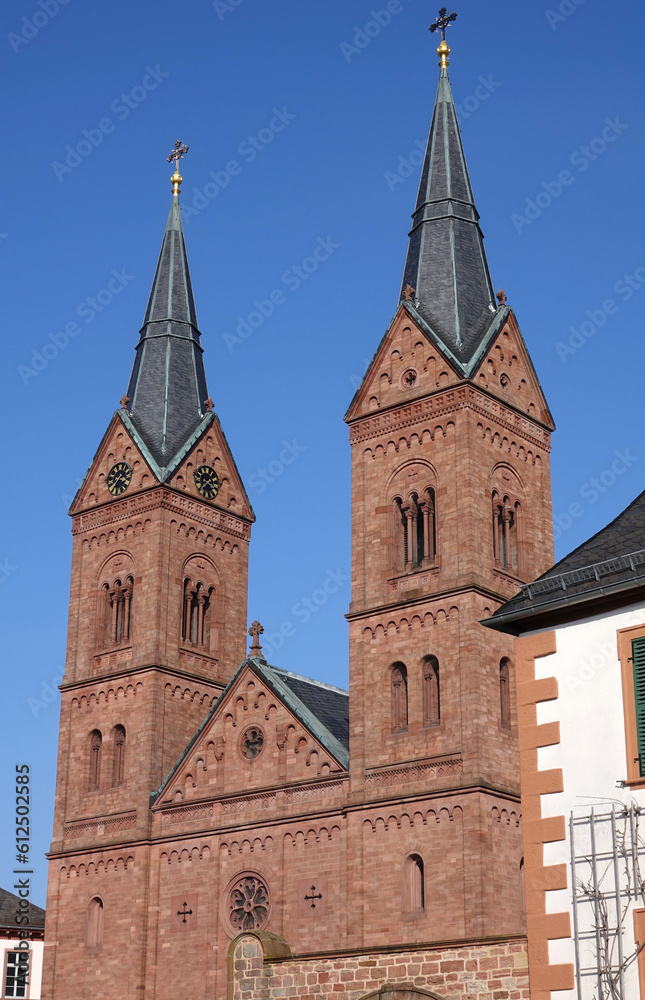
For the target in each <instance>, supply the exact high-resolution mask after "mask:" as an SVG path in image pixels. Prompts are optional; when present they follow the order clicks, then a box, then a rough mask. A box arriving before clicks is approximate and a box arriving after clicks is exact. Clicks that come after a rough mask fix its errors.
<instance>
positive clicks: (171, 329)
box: [126, 147, 212, 468]
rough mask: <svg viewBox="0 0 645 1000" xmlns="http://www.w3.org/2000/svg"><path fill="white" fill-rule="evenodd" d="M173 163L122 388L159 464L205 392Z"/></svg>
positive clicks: (197, 412) (180, 439)
mask: <svg viewBox="0 0 645 1000" xmlns="http://www.w3.org/2000/svg"><path fill="white" fill-rule="evenodd" d="M184 148H185V147H184ZM177 166H178V164H177V160H175V174H174V175H173V177H172V178H171V180H172V182H173V196H172V206H171V209H170V215H169V216H168V222H167V224H166V231H165V233H164V238H163V243H162V245H161V253H160V254H159V260H158V262H157V270H156V272H155V276H154V281H153V283H152V290H151V292H150V298H149V300H148V308H147V310H146V315H145V318H144V321H143V327H142V328H141V332H140V335H139V343H138V345H137V349H136V351H137V353H136V357H135V360H134V366H133V368H132V375H131V376H130V384H129V385H128V390H127V393H126V397H127V400H128V401H127V404H126V405H127V409H128V411H129V414H130V417H131V419H132V423H133V424H134V426H135V428H136V430H137V431H138V432H139V434H140V435H141V438H142V439H143V441H144V443H145V444H146V445H147V447H148V448H149V450H150V452H151V454H152V456H153V458H154V459H155V461H156V462H157V463H158V465H159V466H160V467H161V468H163V467H166V466H168V465H169V463H170V461H171V459H172V458H173V457H174V456H175V455H176V454H177V452H179V450H180V449H181V448H182V447H183V445H184V444H185V443H186V441H187V440H188V439H189V438H190V436H191V435H192V434H193V433H194V431H195V430H196V429H197V427H198V426H199V424H200V422H201V421H202V419H203V417H204V416H205V414H206V413H207V412H208V407H207V406H206V401H207V399H208V398H209V397H208V389H207V387H206V373H205V371H204V362H203V359H202V353H203V352H202V347H201V344H200V339H201V334H200V332H199V328H198V326H197V314H196V311H195V301H194V298H193V288H192V284H191V280H190V271H189V268H188V257H187V254H186V244H185V240H184V229H183V226H182V221H181V209H180V207H179V185H180V184H181V176H180V175H179V171H178V169H177ZM211 409H212V406H211Z"/></svg>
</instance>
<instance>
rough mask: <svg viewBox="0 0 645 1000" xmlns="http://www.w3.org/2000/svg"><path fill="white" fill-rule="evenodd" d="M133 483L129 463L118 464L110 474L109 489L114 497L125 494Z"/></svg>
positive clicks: (108, 479) (108, 478)
mask: <svg viewBox="0 0 645 1000" xmlns="http://www.w3.org/2000/svg"><path fill="white" fill-rule="evenodd" d="M131 481H132V469H131V468H130V466H129V465H128V463H127V462H117V463H116V465H113V466H112V468H111V469H110V471H109V472H108V477H107V488H108V489H109V491H110V493H111V494H112V496H113V497H120V496H121V494H122V493H125V491H126V490H127V488H128V486H129V485H130V483H131Z"/></svg>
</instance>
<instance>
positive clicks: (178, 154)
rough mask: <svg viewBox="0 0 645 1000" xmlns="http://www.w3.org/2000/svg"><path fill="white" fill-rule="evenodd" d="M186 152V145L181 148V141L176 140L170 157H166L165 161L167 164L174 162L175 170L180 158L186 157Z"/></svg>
mask: <svg viewBox="0 0 645 1000" xmlns="http://www.w3.org/2000/svg"><path fill="white" fill-rule="evenodd" d="M187 152H188V146H186V145H184V146H182V144H181V139H177V142H176V143H175V148H174V149H173V151H172V153H171V154H170V156H168V157H166V159H167V160H168V163H172V161H173V160H174V161H175V170H177V165H178V163H179V161H180V160H181V158H182V156H185V155H186V153H187Z"/></svg>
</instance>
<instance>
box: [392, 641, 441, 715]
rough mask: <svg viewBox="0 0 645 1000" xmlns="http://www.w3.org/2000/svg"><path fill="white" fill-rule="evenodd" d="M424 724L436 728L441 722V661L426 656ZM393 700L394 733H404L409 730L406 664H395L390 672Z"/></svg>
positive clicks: (423, 666)
mask: <svg viewBox="0 0 645 1000" xmlns="http://www.w3.org/2000/svg"><path fill="white" fill-rule="evenodd" d="M421 683H422V697H423V724H424V725H425V726H436V725H438V724H439V722H440V720H441V704H440V690H439V661H438V660H437V657H436V656H426V657H424V659H423V662H422V671H421ZM390 686H391V699H392V732H393V733H403V732H405V731H406V730H407V728H408V671H407V667H406V666H405V664H404V663H394V664H393V665H392V668H391V670H390Z"/></svg>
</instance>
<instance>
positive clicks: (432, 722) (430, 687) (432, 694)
mask: <svg viewBox="0 0 645 1000" xmlns="http://www.w3.org/2000/svg"><path fill="white" fill-rule="evenodd" d="M440 719H441V709H440V700H439V661H438V660H437V657H436V656H426V658H425V659H424V661H423V722H424V724H425V725H426V726H436V725H438V723H439V721H440Z"/></svg>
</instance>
